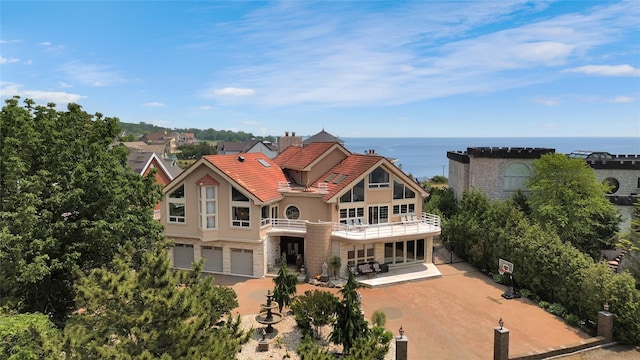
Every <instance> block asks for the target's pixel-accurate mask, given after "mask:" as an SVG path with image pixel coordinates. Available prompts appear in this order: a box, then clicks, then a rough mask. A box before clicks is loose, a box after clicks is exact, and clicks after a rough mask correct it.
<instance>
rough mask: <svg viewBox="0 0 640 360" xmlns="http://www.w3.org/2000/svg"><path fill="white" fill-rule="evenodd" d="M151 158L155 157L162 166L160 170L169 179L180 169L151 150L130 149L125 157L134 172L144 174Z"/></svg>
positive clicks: (178, 172) (177, 173)
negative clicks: (170, 164)
mask: <svg viewBox="0 0 640 360" xmlns="http://www.w3.org/2000/svg"><path fill="white" fill-rule="evenodd" d="M153 159H156V161H157V162H158V164H160V167H161V168H162V169H161V170H162V171H163V172H164V173H165V174H166V175H167V177H169V179H173V178H174V177H175V176H177V175H179V174H180V172H181V171H182V170H181V169H180V168H177V169H175V168H176V167H175V166H169V165H168V164H167V163H165V162H164V160H162V159H161V158H160V157H159V156H158V155H156V153H154V152H151V151H130V152H129V157H128V158H127V164H128V165H129V167H130V168H131V169H133V171H134V172H135V173H137V174H140V175H144V173H145V171H146V170H147V168H148V167H149V165H150V164H151V162H152V161H153Z"/></svg>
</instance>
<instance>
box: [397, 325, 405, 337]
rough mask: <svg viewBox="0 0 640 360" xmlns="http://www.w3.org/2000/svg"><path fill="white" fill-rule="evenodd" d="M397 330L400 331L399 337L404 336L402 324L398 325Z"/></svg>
mask: <svg viewBox="0 0 640 360" xmlns="http://www.w3.org/2000/svg"><path fill="white" fill-rule="evenodd" d="M398 332H399V333H400V339H402V337H403V336H404V329H403V328H402V325H400V330H398Z"/></svg>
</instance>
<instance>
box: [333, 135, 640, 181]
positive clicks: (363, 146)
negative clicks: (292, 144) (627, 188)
mask: <svg viewBox="0 0 640 360" xmlns="http://www.w3.org/2000/svg"><path fill="white" fill-rule="evenodd" d="M342 140H344V142H345V144H344V145H345V147H346V148H347V149H348V150H349V151H351V152H352V153H356V154H364V153H365V152H366V151H368V150H371V149H373V150H375V152H376V153H377V154H379V155H382V156H386V157H389V158H395V159H398V161H397V162H396V164H398V166H400V167H401V168H402V169H403V170H404V171H405V172H406V173H408V174H411V175H413V176H414V177H417V178H418V179H421V180H422V179H424V178H431V177H433V176H435V175H443V174H444V176H448V174H449V159H448V158H447V151H466V150H467V148H468V147H478V146H489V147H530V148H531V147H535V148H551V149H555V151H556V153H563V154H569V153H571V152H572V151H575V150H589V151H605V152H608V153H610V154H613V155H623V154H626V155H629V154H634V155H640V138H637V137H625V138H619V137H616V138H581V137H573V138H553V137H548V138H342Z"/></svg>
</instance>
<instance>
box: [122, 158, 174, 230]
mask: <svg viewBox="0 0 640 360" xmlns="http://www.w3.org/2000/svg"><path fill="white" fill-rule="evenodd" d="M127 165H129V167H130V168H131V169H132V170H133V171H134V172H135V173H136V174H139V175H141V176H146V175H147V174H149V173H150V172H151V170H152V169H157V171H156V173H155V178H156V182H157V183H158V184H160V185H162V186H163V187H164V186H166V185H167V184H169V183H170V182H171V180H173V178H174V177H176V176H177V175H179V174H180V173H181V172H182V170H181V169H180V168H179V167H177V166H171V165H169V164H167V163H165V162H164V160H162V159H161V158H160V157H159V156H158V155H157V154H156V153H154V152H149V151H130V152H129V156H128V158H127ZM154 218H155V219H158V220H159V219H160V204H159V203H158V204H157V205H156V207H155V212H154Z"/></svg>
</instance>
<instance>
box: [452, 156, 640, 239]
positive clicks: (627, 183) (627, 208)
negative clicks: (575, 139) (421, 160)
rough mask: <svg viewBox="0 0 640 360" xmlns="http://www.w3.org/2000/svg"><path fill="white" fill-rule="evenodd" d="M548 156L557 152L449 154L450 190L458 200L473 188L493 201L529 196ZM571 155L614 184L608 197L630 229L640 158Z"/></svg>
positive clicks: (639, 179) (639, 188)
mask: <svg viewBox="0 0 640 360" xmlns="http://www.w3.org/2000/svg"><path fill="white" fill-rule="evenodd" d="M548 153H555V149H548V148H514V147H512V148H499V147H470V148H467V151H464V152H460V151H458V152H456V151H448V152H447V158H449V188H450V189H452V190H453V192H454V194H455V196H456V198H457V199H460V198H461V196H462V193H463V192H464V191H465V190H469V189H475V190H479V191H481V192H483V193H485V194H486V195H487V197H488V198H489V199H491V200H505V199H508V198H510V197H511V196H512V195H513V193H514V192H515V191H517V190H522V191H523V192H525V193H526V192H527V191H528V189H527V187H526V182H527V181H528V180H529V178H530V177H531V176H532V175H533V161H534V160H536V159H539V158H540V157H541V156H542V155H543V154H548ZM568 156H569V157H571V158H580V159H584V160H585V161H586V162H587V164H588V165H589V166H590V167H591V168H593V169H594V171H595V175H596V178H597V179H598V180H599V181H601V182H604V181H607V182H608V183H609V184H610V185H611V187H612V189H611V191H610V192H609V194H607V197H608V198H609V199H610V200H611V202H612V203H614V204H615V205H616V208H617V209H618V210H620V212H621V213H622V215H623V222H622V223H621V224H620V229H621V230H623V231H624V229H627V228H628V227H629V226H630V221H631V218H632V216H633V204H634V203H635V202H636V201H638V193H640V155H611V154H609V153H606V152H597V151H574V152H572V153H571V154H569V155H568Z"/></svg>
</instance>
